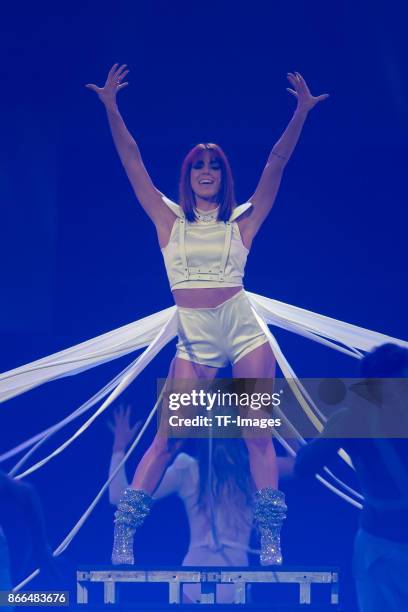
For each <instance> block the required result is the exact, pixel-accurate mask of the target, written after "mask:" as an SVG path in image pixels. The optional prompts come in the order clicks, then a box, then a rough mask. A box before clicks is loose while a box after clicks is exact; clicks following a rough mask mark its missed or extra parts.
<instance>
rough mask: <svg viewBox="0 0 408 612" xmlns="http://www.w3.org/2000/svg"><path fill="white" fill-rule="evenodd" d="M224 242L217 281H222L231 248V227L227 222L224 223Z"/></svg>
mask: <svg viewBox="0 0 408 612" xmlns="http://www.w3.org/2000/svg"><path fill="white" fill-rule="evenodd" d="M225 225H226V228H225V240H224V248H223V251H222V257H221V261H220V272H219V274H218V280H219V281H223V280H224V273H225V266H226V265H227V259H228V255H229V252H230V248H231V236H232V225H231V223H230V222H229V221H227V222H226V223H225Z"/></svg>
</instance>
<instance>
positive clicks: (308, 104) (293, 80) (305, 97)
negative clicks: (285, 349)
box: [286, 72, 329, 112]
mask: <svg viewBox="0 0 408 612" xmlns="http://www.w3.org/2000/svg"><path fill="white" fill-rule="evenodd" d="M287 76H288V81H289V82H290V84H291V85H292V87H293V89H292V88H290V87H287V88H286V89H287V91H288V92H289V93H291V94H292V96H295V98H296V99H297V109H296V110H299V111H303V112H308V111H310V109H312V108H313V107H314V106H316V104H318V103H319V102H322V101H323V100H326V99H327V98H328V97H329V94H321V95H320V96H312V94H311V93H310V91H309V88H308V86H307V84H306V81H305V79H304V78H303V77H302V75H301V74H299V72H295V73H293V72H288V75H287Z"/></svg>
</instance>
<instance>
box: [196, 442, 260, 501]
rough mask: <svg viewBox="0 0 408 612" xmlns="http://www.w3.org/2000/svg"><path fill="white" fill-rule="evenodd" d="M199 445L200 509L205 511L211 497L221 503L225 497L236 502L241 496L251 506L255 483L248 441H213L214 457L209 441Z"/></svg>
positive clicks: (197, 443)
mask: <svg viewBox="0 0 408 612" xmlns="http://www.w3.org/2000/svg"><path fill="white" fill-rule="evenodd" d="M195 442H196V457H197V460H198V465H199V473H200V490H199V495H198V502H197V503H198V506H199V507H200V508H202V509H205V508H206V507H207V504H208V496H209V495H211V496H212V498H213V499H214V500H215V501H217V500H218V499H219V498H220V497H221V496H222V497H223V498H224V499H229V500H232V499H233V498H234V497H236V496H237V494H238V495H239V496H240V497H241V498H242V499H243V500H244V501H245V502H246V503H247V504H248V505H250V504H251V499H252V495H253V493H254V483H253V480H252V476H251V471H250V467H249V458H248V450H247V446H246V444H245V442H244V440H242V438H213V439H212V440H211V448H212V453H211V457H210V440H209V439H208V438H200V439H197V440H196V441H195Z"/></svg>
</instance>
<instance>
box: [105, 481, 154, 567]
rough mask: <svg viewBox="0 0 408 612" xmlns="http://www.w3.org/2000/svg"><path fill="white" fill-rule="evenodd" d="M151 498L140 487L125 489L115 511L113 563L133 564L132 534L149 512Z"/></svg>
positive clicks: (151, 502)
mask: <svg viewBox="0 0 408 612" xmlns="http://www.w3.org/2000/svg"><path fill="white" fill-rule="evenodd" d="M152 504H153V499H152V498H151V497H150V495H148V494H147V493H146V492H145V491H142V490H141V489H132V488H131V487H128V488H127V489H125V491H124V493H123V496H122V498H121V500H120V502H119V503H118V509H117V510H116V512H115V532H114V535H113V550H112V563H113V565H133V563H134V559H133V536H134V535H135V531H136V528H137V527H140V525H142V523H143V521H144V519H145V518H146V516H147V515H148V514H149V512H150V508H151V507H152Z"/></svg>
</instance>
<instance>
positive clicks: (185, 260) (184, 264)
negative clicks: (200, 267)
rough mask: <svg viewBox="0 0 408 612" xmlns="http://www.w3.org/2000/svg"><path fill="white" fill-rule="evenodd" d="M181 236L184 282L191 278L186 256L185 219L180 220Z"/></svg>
mask: <svg viewBox="0 0 408 612" xmlns="http://www.w3.org/2000/svg"><path fill="white" fill-rule="evenodd" d="M179 236H180V256H181V261H182V263H183V272H184V280H188V278H189V270H188V265H187V256H186V241H185V236H186V222H185V220H184V219H179Z"/></svg>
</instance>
